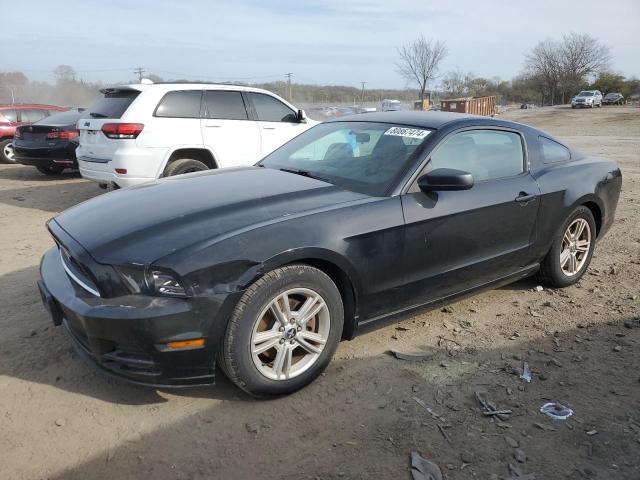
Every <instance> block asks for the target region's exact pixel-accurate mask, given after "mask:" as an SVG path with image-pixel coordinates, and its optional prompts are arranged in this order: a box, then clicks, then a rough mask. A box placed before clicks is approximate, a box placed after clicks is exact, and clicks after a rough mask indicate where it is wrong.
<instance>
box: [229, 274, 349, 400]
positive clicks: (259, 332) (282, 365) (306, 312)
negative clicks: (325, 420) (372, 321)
mask: <svg viewBox="0 0 640 480" xmlns="http://www.w3.org/2000/svg"><path fill="white" fill-rule="evenodd" d="M343 322H344V308H343V304H342V297H341V296H340V292H339V291H338V288H337V287H336V285H335V284H334V283H333V281H332V280H331V279H330V278H329V277H328V276H327V275H326V274H325V273H324V272H322V271H320V270H318V269H317V268H314V267H311V266H309V265H288V266H286V267H282V268H278V269H276V270H272V271H271V272H268V273H267V274H265V275H264V276H263V277H262V278H260V279H259V280H257V281H256V282H255V283H254V284H253V285H251V287H249V288H248V289H247V291H246V292H245V293H244V295H243V296H242V298H241V299H240V301H239V302H238V305H237V306H236V308H235V310H234V312H233V314H232V316H231V319H230V320H229V324H228V325H227V330H226V333H225V335H224V339H223V344H222V348H221V350H220V354H219V361H220V365H221V367H222V369H223V370H224V372H225V373H226V374H227V376H228V377H229V378H230V379H231V380H232V381H233V382H234V383H235V384H236V385H237V386H238V387H240V388H242V389H243V390H244V391H246V392H247V393H249V394H251V395H254V396H257V397H270V396H278V395H285V394H289V393H292V392H295V391H296V390H299V389H300V388H302V387H304V386H306V385H308V384H309V383H311V382H312V381H313V380H314V379H315V378H316V377H318V375H320V374H321V373H322V372H323V371H324V369H325V368H326V367H327V365H328V364H329V362H330V361H331V357H333V354H334V352H335V350H336V348H337V346H338V342H339V341H340V337H341V336H342V326H343Z"/></svg>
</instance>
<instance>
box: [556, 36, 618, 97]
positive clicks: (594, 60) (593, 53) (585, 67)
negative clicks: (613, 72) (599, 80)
mask: <svg viewBox="0 0 640 480" xmlns="http://www.w3.org/2000/svg"><path fill="white" fill-rule="evenodd" d="M559 52H560V55H561V72H560V88H561V90H562V102H563V103H564V95H565V92H566V91H575V90H579V89H580V87H581V85H582V84H583V83H584V81H585V79H586V77H588V76H596V75H597V74H599V73H601V72H603V71H605V70H606V69H607V68H608V67H609V62H610V61H611V52H610V51H609V48H608V47H607V46H605V45H602V44H601V43H600V42H599V41H598V40H597V39H595V38H594V37H592V36H590V35H588V34H578V33H573V32H572V33H570V34H568V35H563V37H562V42H561V44H560V46H559Z"/></svg>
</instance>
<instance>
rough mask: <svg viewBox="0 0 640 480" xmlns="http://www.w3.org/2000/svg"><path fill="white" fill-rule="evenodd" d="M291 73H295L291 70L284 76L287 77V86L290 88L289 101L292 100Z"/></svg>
mask: <svg viewBox="0 0 640 480" xmlns="http://www.w3.org/2000/svg"><path fill="white" fill-rule="evenodd" d="M291 75H293V73H291V72H289V73H285V74H284V76H285V77H287V87H288V89H289V101H290V102H291V101H292V99H291Z"/></svg>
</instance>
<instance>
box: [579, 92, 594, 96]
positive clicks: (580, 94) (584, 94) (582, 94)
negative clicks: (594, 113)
mask: <svg viewBox="0 0 640 480" xmlns="http://www.w3.org/2000/svg"><path fill="white" fill-rule="evenodd" d="M578 96H579V97H593V92H580V93H579V94H578Z"/></svg>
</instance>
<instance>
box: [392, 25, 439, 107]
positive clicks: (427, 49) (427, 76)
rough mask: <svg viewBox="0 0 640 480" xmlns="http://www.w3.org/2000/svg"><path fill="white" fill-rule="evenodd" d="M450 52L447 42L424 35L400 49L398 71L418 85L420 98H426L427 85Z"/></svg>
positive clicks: (410, 81)
mask: <svg viewBox="0 0 640 480" xmlns="http://www.w3.org/2000/svg"><path fill="white" fill-rule="evenodd" d="M448 53H449V52H448V49H447V46H446V44H445V42H441V41H439V40H433V39H429V40H427V39H425V38H424V36H422V35H420V37H419V38H418V39H416V40H415V41H413V42H412V43H409V44H407V45H404V46H402V47H400V48H399V49H398V54H399V55H400V60H399V61H398V62H397V63H396V67H397V71H398V73H399V74H400V75H402V76H403V77H404V78H405V80H407V82H409V83H415V84H417V85H418V89H419V90H420V100H424V93H425V91H426V89H427V85H428V84H429V82H431V81H432V80H434V79H435V78H436V77H437V76H438V68H439V66H440V62H441V61H442V60H443V59H444V57H446V56H447V54H448Z"/></svg>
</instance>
